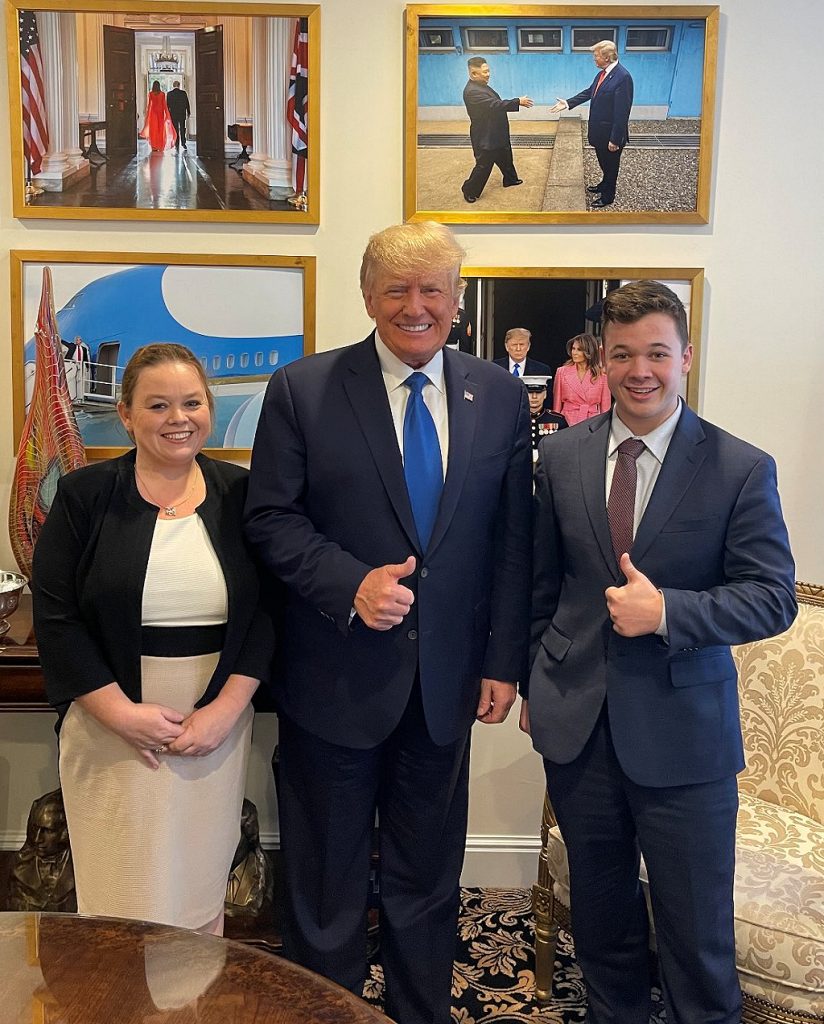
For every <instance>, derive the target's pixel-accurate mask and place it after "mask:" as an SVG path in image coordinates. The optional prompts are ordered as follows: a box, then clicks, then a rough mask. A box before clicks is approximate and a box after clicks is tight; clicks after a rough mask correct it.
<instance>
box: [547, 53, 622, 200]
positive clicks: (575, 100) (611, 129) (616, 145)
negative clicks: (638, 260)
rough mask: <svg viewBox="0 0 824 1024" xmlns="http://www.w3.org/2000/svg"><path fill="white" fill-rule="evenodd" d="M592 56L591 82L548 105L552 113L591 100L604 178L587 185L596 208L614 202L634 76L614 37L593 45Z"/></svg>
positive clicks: (591, 124)
mask: <svg viewBox="0 0 824 1024" xmlns="http://www.w3.org/2000/svg"><path fill="white" fill-rule="evenodd" d="M592 56H593V59H594V60H595V66H596V68H598V73H597V74H596V76H595V78H594V79H593V80H592V85H590V86H589V88H587V89H584V90H583V92H579V93H577V94H576V95H575V96H570V98H569V99H568V100H565V99H561V98H560V97H558V102H557V103H556V104H555V105H554V106H552V107H550V108H549V110H550V113H552V114H558V113H560V112H561V111H562V110H571V109H572V108H573V107H577V106H578V105H579V104H580V103H587V102H589V121H588V122H587V141H588V142H589V144H590V146H592V148H593V149H594V150H595V156H596V157H597V158H598V164H599V165H600V168H601V180H600V181H599V182H597V183H596V184H595V185H588V186H587V192H590V193H592V194H593V195H594V196H596V197H597V198H595V199H593V202H592V205H593V207H594V208H595V209H599V208H602V207H604V206H610V205H611V204H612V203H613V202H615V189H616V186H617V183H618V170H619V168H620V166H621V153H622V152H623V151H624V146H626V144H627V141H628V140H629V112H630V110H631V108H632V95H633V85H632V76H631V75H630V73H629V71H627V69H626V68H625V67H622V66H621V65H620V64H619V63H618V50H617V49H616V47H615V43H613V41H612V40H611V39H602V40H601V41H600V42H599V43H596V44H595V45H594V46H593V47H592Z"/></svg>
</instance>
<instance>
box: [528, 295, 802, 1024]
mask: <svg viewBox="0 0 824 1024" xmlns="http://www.w3.org/2000/svg"><path fill="white" fill-rule="evenodd" d="M602 337H603V352H604V361H605V366H606V373H607V377H608V380H609V386H610V391H611V392H612V395H613V397H614V400H615V404H614V407H613V410H612V411H611V412H609V413H605V414H603V415H601V416H596V417H593V418H591V419H588V420H586V421H585V422H584V423H580V424H578V425H577V426H575V427H572V428H570V429H569V430H564V431H561V432H560V433H558V435H557V436H556V437H553V438H551V439H547V440H544V441H542V442H541V444H540V445H539V450H538V451H539V454H538V466H537V472H536V499H535V500H536V520H535V556H534V561H535V574H534V589H533V610H532V616H533V618H532V626H533V629H532V641H533V647H532V656H533V665H532V672H531V675H530V680H529V700H528V702H527V700H524V702H523V708H522V713H521V726H522V728H524V729H525V731H528V732H531V735H532V740H533V743H534V745H535V748H536V749H537V750H538V751H539V752H540V753H541V754H543V756H544V763H545V769H546V776H547V785H548V791H549V796H550V800H551V801H552V805H553V807H554V809H555V812H556V814H557V818H558V824H559V826H560V829H561V833H562V834H563V837H564V840H565V842H566V846H567V850H568V853H569V868H570V882H571V891H570V899H571V910H572V931H573V935H574V938H575V952H576V957H577V959H578V962H579V964H580V966H581V970H582V971H583V975H584V981H585V983H586V987H587V994H588V1000H589V1007H588V1013H587V1021H588V1022H589V1024H642V1022H643V1024H645V1022H646V1021H647V1020H648V1018H649V1011H650V1005H649V999H650V977H649V973H648V972H649V961H648V920H647V909H646V904H645V901H644V895H643V892H642V890H641V887H640V884H639V881H638V871H639V853H640V854H642V855H643V857H644V861H645V864H646V869H647V874H648V877H649V893H650V898H651V902H652V911H653V916H654V919H655V932H656V941H657V948H658V963H659V967H660V974H661V985H662V990H663V996H664V1003H665V1006H666V1011H667V1019H668V1020H669V1021H670V1024H694V1022H696V1021H701V1022H702V1024H739V1022H740V1019H741V1016H740V1015H741V990H740V987H739V984H738V978H737V975H736V969H735V943H734V936H733V900H732V895H733V869H734V855H735V820H736V811H737V806H738V797H737V789H736V778H735V776H736V773H737V772H739V771H740V770H741V769H742V767H743V764H744V758H743V749H742V742H741V729H740V725H739V716H738V693H737V675H736V670H735V664H734V662H733V659H732V655H731V653H730V644H740V643H746V642H748V641H752V640H758V639H761V638H763V637H768V636H772V635H774V634H776V633H779V632H781V631H782V630H784V629H786V628H787V627H788V626H789V625H790V623H791V622H792V621H793V619H794V618H795V614H796V602H795V590H794V566H793V560H792V556H791V554H790V548H789V543H788V539H787V530H786V527H785V525H784V520H783V518H782V514H781V506H780V502H779V498H778V491H777V489H776V475H775V464H774V463H773V460H772V459H771V458H770V457H769V456H768V455H766V454H765V453H764V452H762V451H759V450H758V449H757V448H754V447H752V446H751V445H749V444H747V443H745V442H744V441H741V440H739V439H738V438H736V437H733V436H732V435H730V434H728V433H726V432H725V431H723V430H721V429H719V428H718V427H715V426H713V425H712V424H710V423H707V422H706V421H704V420H701V419H699V418H698V417H697V416H696V415H695V413H693V412H692V410H691V409H688V408H687V407H686V405H684V403H683V401H682V400H681V399H680V398H679V385H680V382H681V378H682V375H683V374H686V373H687V372H688V371H689V368H690V364H691V361H692V348H691V346H690V344H689V339H688V334H687V320H686V314H685V312H684V307H683V306H682V305H681V302H680V301H679V299H678V298H677V296H676V295H675V294H674V293H673V292H671V291H670V289H669V288H667V287H666V286H664V285H662V284H660V283H658V282H654V281H637V282H633V283H631V284H628V285H625V286H624V287H623V288H620V289H616V290H615V291H613V292H610V293H609V295H608V296H607V298H606V299H605V301H604V311H603V335H602Z"/></svg>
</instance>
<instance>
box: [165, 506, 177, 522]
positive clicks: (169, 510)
mask: <svg viewBox="0 0 824 1024" xmlns="http://www.w3.org/2000/svg"><path fill="white" fill-rule="evenodd" d="M163 511H164V512H165V513H166V515H167V516H169V518H170V519H174V517H175V516H176V515H177V508H176V507H175V506H174V505H164V506H163Z"/></svg>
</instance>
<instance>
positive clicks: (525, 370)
mask: <svg viewBox="0 0 824 1024" xmlns="http://www.w3.org/2000/svg"><path fill="white" fill-rule="evenodd" d="M531 345H532V331H528V330H527V329H526V327H510V329H509V330H508V331H507V332H506V334H505V335H504V348H505V349H506V355H505V356H501V358H500V359H496V360H495V365H496V366H503V367H504V368H505V369H506V370H508V371H509V372H510V373H511V374H512V376H513V377H546V378H547V379H548V380H551V378H552V370H551V369H550V368H549V367H548V366H547V364H546V363H542V362H541V360H540V359H531V358H530V357H529V349H530V347H531Z"/></svg>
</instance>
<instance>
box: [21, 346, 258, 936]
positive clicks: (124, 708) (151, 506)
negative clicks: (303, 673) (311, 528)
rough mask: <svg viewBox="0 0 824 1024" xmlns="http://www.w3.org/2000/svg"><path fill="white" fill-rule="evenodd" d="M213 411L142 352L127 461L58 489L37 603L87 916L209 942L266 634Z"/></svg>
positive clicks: (131, 371) (126, 381)
mask: <svg viewBox="0 0 824 1024" xmlns="http://www.w3.org/2000/svg"><path fill="white" fill-rule="evenodd" d="M212 409H213V400H212V396H211V394H210V392H209V389H208V386H207V382H206V377H205V374H204V372H203V369H202V367H201V365H200V363H199V362H198V360H197V359H196V357H195V356H194V355H193V353H192V352H190V351H189V350H188V349H186V348H184V347H183V346H181V345H171V344H156V345H147V346H145V347H144V348H142V349H140V350H138V352H136V353H135V355H134V356H133V357H132V359H131V360H130V362H129V364H128V366H127V367H126V370H125V372H124V376H123V383H122V389H121V400H120V403H119V405H118V412H119V414H120V418H121V420H122V421H123V424H124V426H125V428H126V430H127V431H128V433H129V435H130V436H131V437H132V439H133V440H134V444H135V447H134V449H133V450H132V451H130V452H128V453H127V454H126V455H124V456H121V457H120V458H117V459H111V460H109V461H107V462H102V463H97V464H95V465H92V466H86V467H84V468H83V469H80V470H77V471H76V472H74V473H70V474H68V475H67V476H65V477H63V478H62V479H61V480H60V483H59V485H58V489H57V495H56V497H55V500H54V503H53V505H52V508H51V510H50V512H49V516H48V519H47V520H46V523H45V525H44V528H43V531H42V533H41V535H40V538H39V540H38V543H37V548H36V551H35V558H34V570H33V574H32V575H33V579H32V593H33V597H34V616H35V632H36V636H37V641H38V650H39V653H40V661H41V664H42V667H43V674H44V677H45V681H46V692H47V694H48V696H49V699H50V701H51V703H52V704H53V705H54V706H55V707H56V709H57V710H58V713H59V715H60V719H59V736H60V762H59V763H60V781H61V785H62V788H63V799H64V803H65V807H66V816H67V819H68V825H69V838H70V842H71V847H72V855H73V859H74V871H75V880H76V887H77V900H78V909H79V911H80V913H83V914H100V915H108V916H114V917H129V918H139V919H143V920H151V921H159V922H162V923H165V924H173V925H179V926H182V927H188V928H197V929H199V930H202V931H210V932H214V933H216V934H220V933H222V929H223V900H224V893H225V888H226V879H227V876H228V873H229V869H230V867H231V863H232V855H233V853H234V850H235V847H236V845H237V841H238V836H239V822H240V811H241V803H242V800H243V792H244V784H245V778H246V764H247V759H248V751H249V744H250V737H251V729H252V717H253V712H252V707H251V699H252V695H253V693H254V692H255V689H256V688H257V686H258V683H259V681H260V679H261V678H264V677H265V676H266V674H267V673H268V667H269V663H270V659H271V654H272V627H271V621H270V619H269V617H268V616H267V615H266V614H265V613H264V612H263V610H262V609H261V607H260V604H259V589H258V581H257V573H256V570H255V566H254V564H253V562H252V560H251V558H250V555H249V553H248V551H247V549H246V547H245V543H244V541H243V536H242V531H241V521H242V513H243V504H244V500H245V494H246V478H247V473H246V470H244V469H241V468H239V467H237V466H233V465H230V464H229V463H225V462H217V461H214V460H212V459H208V458H206V457H205V456H204V455H202V454H201V448H202V447H203V446H204V445H205V444H206V441H207V439H208V437H209V434H210V433H211V425H212Z"/></svg>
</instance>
